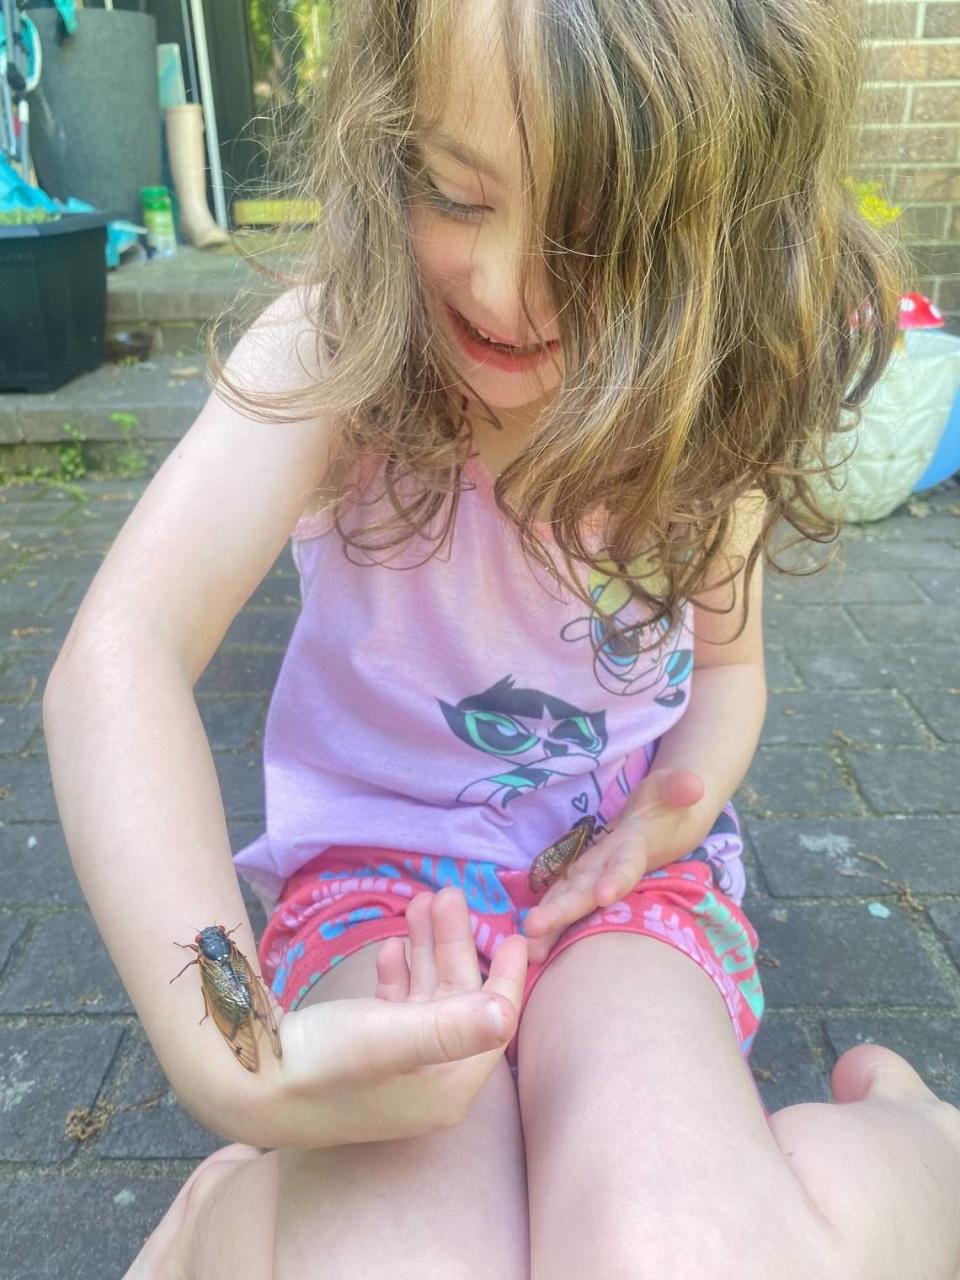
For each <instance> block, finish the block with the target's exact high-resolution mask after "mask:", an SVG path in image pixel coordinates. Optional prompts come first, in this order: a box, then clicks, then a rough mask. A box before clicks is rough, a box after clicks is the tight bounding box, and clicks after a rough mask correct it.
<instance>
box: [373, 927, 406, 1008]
mask: <svg viewBox="0 0 960 1280" xmlns="http://www.w3.org/2000/svg"><path fill="white" fill-rule="evenodd" d="M409 994H410V970H409V968H408V967H407V950H406V947H405V946H404V942H403V939H402V938H387V939H386V940H385V941H384V942H383V943H382V945H381V946H380V948H379V949H378V951H377V989H376V991H375V992H374V995H375V997H376V998H377V999H378V1000H393V1001H400V1000H406V999H407V997H408V996H409Z"/></svg>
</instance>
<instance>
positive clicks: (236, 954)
mask: <svg viewBox="0 0 960 1280" xmlns="http://www.w3.org/2000/svg"><path fill="white" fill-rule="evenodd" d="M239 928H240V926H239V925H234V927H233V928H232V929H231V930H230V931H229V932H228V931H227V930H226V929H224V927H223V925H221V924H212V925H208V926H207V928H206V929H201V930H200V932H199V933H198V934H197V935H196V937H195V939H194V940H193V942H175V943H174V944H173V945H174V946H175V947H183V948H184V949H185V950H186V949H189V950H190V951H195V952H196V953H197V957H196V959H195V960H189V961H188V962H187V963H186V964H185V965H184V966H183V968H182V969H181V970H180V973H176V974H174V976H173V977H172V978H171V979H170V981H171V982H176V980H177V978H179V977H180V974H182V973H186V971H187V970H188V969H189V968H190V966H191V965H194V964H195V965H199V966H200V986H201V990H202V991H203V1007H204V1014H203V1017H202V1018H201V1019H200V1022H201V1023H202V1022H204V1021H205V1020H206V1019H207V1018H208V1017H212V1018H213V1020H214V1022H215V1023H216V1025H217V1027H218V1029H219V1031H220V1033H221V1035H222V1036H223V1038H224V1039H225V1040H226V1042H227V1044H228V1045H229V1046H230V1049H231V1051H232V1052H233V1055H234V1057H235V1058H236V1059H237V1061H238V1062H239V1063H240V1065H241V1066H242V1067H246V1069H247V1070H248V1071H259V1070H260V1052H259V1049H258V1048H257V1023H258V1022H259V1023H262V1024H263V1026H265V1027H266V1029H267V1033H268V1035H269V1037H270V1042H271V1044H272V1046H273V1052H274V1053H275V1054H276V1056H277V1057H278V1058H282V1057H283V1052H282V1050H281V1047H280V1033H279V1032H278V1030H277V1022H276V1019H275V1017H274V1015H273V1006H272V1005H271V1004H270V997H269V996H268V995H267V993H266V990H265V989H264V986H263V983H262V982H261V981H260V978H259V977H258V976H257V975H256V974H255V973H254V971H253V969H252V968H251V967H250V963H249V961H248V960H247V958H246V956H245V955H244V954H243V952H242V951H241V950H240V948H239V947H238V946H237V944H236V943H235V942H231V941H230V934H231V933H235V932H236V930H237V929H239Z"/></svg>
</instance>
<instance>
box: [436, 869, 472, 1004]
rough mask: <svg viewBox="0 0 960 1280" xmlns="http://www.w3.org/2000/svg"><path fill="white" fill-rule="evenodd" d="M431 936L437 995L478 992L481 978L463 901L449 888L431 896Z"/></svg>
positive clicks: (468, 913)
mask: <svg viewBox="0 0 960 1280" xmlns="http://www.w3.org/2000/svg"><path fill="white" fill-rule="evenodd" d="M433 936H434V944H435V946H434V959H435V963H436V968H437V994H438V995H451V994H453V993H454V992H458V991H479V990H480V987H481V986H482V984H483V979H482V978H481V976H480V964H479V961H478V959H477V946H476V943H475V942H474V939H473V930H472V929H471V927H470V912H469V910H468V908H467V900H466V898H465V897H464V896H463V893H462V892H461V891H460V890H459V889H456V888H454V887H453V886H452V885H447V886H446V887H445V888H443V889H441V890H440V891H439V892H438V893H437V894H436V896H435V897H434V900H433Z"/></svg>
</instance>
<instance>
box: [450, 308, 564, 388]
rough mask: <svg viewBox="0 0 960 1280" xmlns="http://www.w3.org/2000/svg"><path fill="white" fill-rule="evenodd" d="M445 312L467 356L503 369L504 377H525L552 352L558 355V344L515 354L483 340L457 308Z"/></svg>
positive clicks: (548, 343)
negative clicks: (512, 375)
mask: <svg viewBox="0 0 960 1280" xmlns="http://www.w3.org/2000/svg"><path fill="white" fill-rule="evenodd" d="M444 309H445V311H446V313H447V317H448V319H449V320H450V322H451V327H452V329H453V332H454V333H455V334H456V336H457V340H458V341H459V343H460V345H461V347H462V348H463V350H464V351H465V352H466V353H467V355H468V356H470V357H471V359H473V360H476V361H478V362H479V363H480V364H485V365H489V366H491V367H492V368H494V369H500V370H502V371H503V372H504V373H525V372H526V371H527V370H529V369H532V368H534V367H535V366H536V365H538V364H541V363H542V362H543V361H544V360H546V359H547V358H548V356H549V355H550V353H551V352H552V351H555V350H556V349H557V348H558V347H559V346H560V343H559V341H556V340H555V341H552V342H547V343H544V344H543V345H542V346H538V347H534V348H533V349H529V348H524V349H520V348H516V349H513V350H511V349H510V348H509V347H507V346H505V345H503V344H501V343H499V342H492V341H490V340H489V339H487V338H484V337H482V336H481V335H480V334H479V333H478V332H477V330H476V329H474V327H473V326H472V325H471V324H470V322H469V320H467V319H466V317H465V316H462V315H461V314H460V312H459V311H457V310H456V309H455V308H454V307H451V306H450V305H449V304H446V305H445V308H444Z"/></svg>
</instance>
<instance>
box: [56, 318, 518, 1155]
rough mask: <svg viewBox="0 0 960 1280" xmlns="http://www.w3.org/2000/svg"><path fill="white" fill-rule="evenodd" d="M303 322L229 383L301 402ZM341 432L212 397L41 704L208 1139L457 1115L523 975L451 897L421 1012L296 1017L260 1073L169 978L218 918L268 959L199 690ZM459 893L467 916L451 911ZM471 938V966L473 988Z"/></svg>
mask: <svg viewBox="0 0 960 1280" xmlns="http://www.w3.org/2000/svg"><path fill="white" fill-rule="evenodd" d="M298 311H299V308H298V307H297V305H296V299H295V296H290V295H284V296H283V297H282V298H280V299H278V300H277V302H276V303H274V304H272V306H271V307H270V308H268V311H267V313H265V317H261V320H260V321H258V322H257V324H256V325H255V326H254V328H253V329H252V330H250V331H249V332H248V333H247V335H245V337H244V338H243V339H241V342H240V343H239V344H238V346H237V349H236V350H235V351H234V353H233V355H232V356H231V358H230V361H229V362H228V368H229V369H230V372H231V373H232V374H233V376H234V379H235V380H236V381H239V382H240V383H246V385H248V386H249V385H256V386H258V387H262V386H264V385H265V379H266V378H267V377H270V378H272V379H275V380H276V381H277V383H278V384H279V385H280V386H281V387H282V388H283V389H285V390H289V389H291V388H292V387H293V386H295V385H296V384H295V381H294V380H295V379H298V378H303V377H311V378H312V377H313V374H311V371H310V364H309V352H310V349H311V346H312V344H311V342H310V341H309V338H310V335H309V332H303V331H302V330H301V328H300V327H299V321H298ZM301 339H306V340H305V341H301ZM331 439H332V427H331V426H330V425H329V424H328V423H327V422H325V421H321V420H319V417H318V416H315V417H313V418H305V419H303V420H300V421H293V422H291V421H288V422H272V421H266V422H265V421H261V420H259V419H254V418H248V417H247V416H245V415H244V414H242V413H241V412H239V411H238V410H237V409H236V408H234V407H232V406H229V405H227V404H226V403H225V401H224V400H223V399H222V398H220V397H219V395H218V394H217V393H216V392H215V393H214V394H213V395H211V397H210V398H209V400H208V401H207V404H206V405H205V406H204V408H203V410H202V411H201V413H200V416H199V417H198V419H197V421H196V422H195V423H194V424H193V426H192V427H191V428H190V430H189V431H188V432H187V434H186V435H185V436H184V438H183V440H182V441H181V442H180V443H179V444H178V445H177V446H176V447H175V448H174V450H173V452H172V453H171V454H170V456H169V457H168V458H167V459H166V460H165V461H164V463H163V465H162V466H161V468H160V470H159V471H158V472H157V474H156V475H155V476H154V477H153V479H152V480H151V482H150V484H149V485H148V486H147V488H146V490H145V491H144V493H143V496H142V497H141V499H140V501H139V502H138V503H137V505H136V507H135V508H134V510H133V511H132V512H131V514H130V516H129V517H128V519H127V521H126V523H125V524H124V526H123V528H122V529H121V530H120V533H119V534H118V535H117V537H116V539H115V540H114V543H113V545H112V546H111V547H110V550H109V552H108V554H107V556H106V559H105V560H104V562H103V564H102V565H101V567H100V569H99V571H98V572H97V574H96V576H95V577H94V580H93V582H92V583H91V585H90V589H89V590H88V591H87V594H86V595H85V596H84V598H83V601H82V602H81V605H80V608H79V610H78V612H77V615H76V617H75V618H74V620H73V625H72V626H71V628H70V631H69V633H68V635H67V637H66V640H65V641H64V643H63V647H62V649H61V650H60V653H59V654H58V656H57V659H56V662H55V663H54V667H53V670H52V671H51V673H50V677H49V679H48V681H47V686H46V689H45V690H44V697H43V720H44V732H45V734H46V740H47V751H48V757H49V762H50V771H51V775H52V779H53V789H54V795H55V797H56V802H57V808H58V810H59V814H60V819H61V823H62V825H63V831H64V836H65V839H66V843H67V848H68V849H69V852H70V856H71V859H72V861H73V865H74V867H75V869H76V873H77V877H78V879H79V881H80V885H81V887H82V889H83V892H84V894H85V895H86V898H87V901H88V903H89V905H90V908H91V910H92V913H93V916H94V919H95V921H96V923H97V925H98V926H99V929H100V932H101V934H102V935H103V938H104V941H105V942H106V945H107V949H108V951H109V952H110V955H111V956H112V958H113V961H114V963H115V965H116V967H117V969H118V971H119V974H120V978H121V980H122V982H123V984H124V986H125V987H126V989H127V992H128V993H129V996H130V999H131V1001H132V1003H133V1005H134V1008H135V1009H136V1011H137V1014H138V1015H139V1018H140V1021H141V1023H142V1024H143V1027H144V1030H145V1031H146V1033H147V1036H148V1038H149V1040H150V1043H151V1044H152V1046H153V1048H154V1051H155V1052H156V1055H157V1057H158V1059H159V1061H160V1065H161V1067H162V1068H163V1070H164V1072H165V1073H166V1076H167V1078H168V1079H169V1081H170V1083H171V1084H172V1085H173V1088H174V1089H175V1091H176V1092H177V1094H178V1095H179V1097H180V1098H181V1100H182V1101H183V1102H184V1104H185V1105H186V1107H187V1108H188V1110H190V1111H191V1112H192V1113H193V1114H194V1115H195V1116H196V1117H197V1118H198V1119H199V1120H200V1121H202V1123H204V1124H205V1125H207V1127H208V1128H210V1129H212V1130H214V1131H215V1132H216V1133H219V1134H222V1135H223V1136H224V1137H228V1138H231V1139H233V1140H235V1141H242V1142H250V1143H253V1144H255V1145H257V1146H261V1147H323V1146H334V1145H340V1144H343V1143H351V1142H368V1141H372V1140H374V1139H387V1138H394V1137H409V1136H413V1135H416V1134H420V1133H427V1132H432V1131H433V1130H434V1129H436V1128H439V1127H443V1126H444V1125H447V1124H451V1123H457V1122H458V1120H459V1119H461V1118H462V1116H463V1115H464V1114H465V1108H466V1107H468V1106H469V1105H470V1102H471V1101H472V1099H473V1098H474V1097H475V1096H476V1094H477V1092H478V1091H479V1089H480V1088H482V1086H483V1084H484V1082H485V1080H486V1079H487V1077H488V1076H489V1074H490V1072H491V1071H492V1070H493V1068H494V1066H495V1064H496V1061H497V1060H498V1058H499V1057H500V1056H501V1055H502V1053H503V1050H504V1048H505V1047H506V1044H507V1042H508V1041H509V1039H510V1036H511V1034H512V1027H513V1026H514V1025H515V1023H516V1017H517V1009H518V1007H519V1001H520V995H521V993H522V990H523V981H524V976H525V973H526V950H525V944H524V943H523V941H522V939H519V938H518V939H517V940H516V941H515V942H513V943H505V944H504V945H503V946H502V947H501V948H500V949H499V951H498V952H497V955H496V956H495V957H494V962H493V964H492V965H491V967H490V974H489V976H488V978H487V979H486V981H485V982H484V981H483V979H482V977H481V975H480V970H479V967H478V965H477V958H476V949H475V947H474V944H473V939H472V934H471V933H470V923H469V916H468V913H467V909H466V901H465V899H463V896H462V894H460V892H459V890H453V889H451V890H450V891H449V892H448V893H447V894H446V896H445V898H444V900H443V901H438V902H437V903H436V904H435V905H434V907H433V913H434V916H435V917H439V920H438V927H440V926H443V928H444V929H445V931H446V932H445V935H444V936H445V938H447V939H452V941H453V942H454V943H456V944H457V945H456V946H454V947H452V948H450V947H448V948H446V950H447V951H450V952H452V953H455V954H456V955H457V957H458V964H459V969H458V970H457V972H454V973H452V974H445V973H443V972H442V964H440V963H439V962H438V964H437V966H436V969H435V971H432V970H431V968H430V966H431V965H432V964H433V959H432V956H431V957H430V958H429V960H427V959H423V958H422V957H423V956H424V955H426V954H427V952H429V950H430V947H431V945H432V943H431V942H430V939H431V938H432V937H433V934H432V933H430V931H429V929H425V940H421V941H422V945H421V946H420V947H419V949H418V953H417V955H418V957H421V958H420V959H419V960H417V959H415V961H414V968H416V967H417V964H418V963H419V965H420V966H421V968H422V967H424V966H426V969H427V973H426V975H424V974H423V973H422V972H417V973H416V974H415V979H414V986H413V989H414V993H415V995H416V997H417V998H416V1000H407V999H404V998H399V999H398V998H397V996H396V994H394V995H390V994H389V992H388V994H387V995H386V996H385V997H382V998H378V997H377V996H376V995H375V993H374V992H371V993H370V998H369V999H357V1000H333V1001H327V1002H324V1003H321V1004H317V1005H313V1006H310V1007H308V1008H304V1009H301V1010H297V1011H295V1012H290V1013H287V1014H286V1015H285V1016H283V1017H282V1018H281V1019H280V1040H281V1044H282V1048H283V1059H282V1062H280V1061H278V1059H277V1058H276V1057H275V1056H274V1053H273V1050H272V1048H271V1047H270V1044H269V1040H268V1038H267V1036H266V1035H265V1034H260V1035H259V1036H258V1040H259V1045H260V1068H259V1070H258V1071H257V1072H248V1071H246V1070H245V1069H244V1067H243V1066H242V1065H241V1064H240V1063H238V1062H237V1061H236V1060H235V1059H234V1057H233V1055H232V1054H231V1052H230V1049H229V1047H228V1046H227V1044H226V1043H225V1041H224V1039H223V1037H222V1036H221V1034H220V1032H219V1031H218V1030H217V1028H216V1026H215V1025H214V1022H213V1018H212V1017H209V1018H207V1019H206V1020H205V1022H204V1023H203V1025H202V1026H201V1025H199V1024H200V1022H201V1019H202V1018H203V1014H204V1000H203V994H202V988H201V983H200V977H199V972H198V968H197V967H196V966H192V967H191V968H189V969H187V970H186V971H185V972H184V974H183V976H182V977H181V978H180V980H179V981H177V982H174V983H172V984H171V982H170V979H171V978H173V977H174V975H175V974H176V973H177V972H178V970H179V969H181V968H182V967H183V965H184V964H185V962H186V961H187V960H191V959H193V958H194V956H193V953H191V952H190V951H187V952H186V954H185V953H184V951H183V950H181V949H180V948H179V947H177V946H175V945H174V943H189V942H192V941H193V940H194V937H195V935H196V934H197V933H198V931H199V930H200V929H202V928H204V927H205V926H208V925H216V924H220V925H223V926H224V927H225V928H226V929H228V930H230V929H233V928H234V926H239V927H238V928H237V929H236V932H235V933H233V935H232V940H233V941H235V942H236V944H237V946H238V947H239V949H240V951H241V952H242V953H243V954H244V955H245V956H246V958H247V960H248V961H249V962H250V963H251V965H252V966H253V967H254V968H255V969H256V968H257V967H258V966H257V957H256V950H255V947H254V940H253V934H252V932H251V929H250V922H249V920H248V918H247V913H246V909H245V907H244V904H243V899H242V897H241V894H240V889H239V885H238V882H237V877H236V873H235V870H234V867H233V861H232V856H231V851H230V844H229V841H228V836H227V828H226V819H225V816H224V811H223V801H222V799H221V795H220V788H219V784H218V778H217V771H216V768H215V766H214V761H213V755H212V752H211V750H210V745H209V743H208V741H207V737H206V733H205V732H204V728H203V724H202V721H201V719H200V714H199V711H198V709H197V705H196V702H195V699H194V696H193V688H194V685H195V684H196V682H197V680H198V679H199V678H200V676H201V675H202V673H203V671H204V670H205V668H206V667H207V665H208V663H209V662H210V660H211V658H212V657H213V656H214V654H215V653H216V651H217V650H218V648H219V647H220V644H221V643H222V640H223V637H224V635H225V633H226V631H227V630H228V628H229V626H230V624H231V623H232V621H233V619H234V618H235V616H236V615H237V613H238V612H239V611H240V609H241V608H242V607H243V605H244V604H245V602H246V601H247V600H248V599H249V598H250V596H251V595H252V594H253V592H254V590H255V589H256V587H257V586H258V584H259V583H260V582H261V581H262V580H263V578H264V577H265V576H266V574H267V573H268V572H269V570H270V568H271V566H272V565H273V564H274V563H275V561H276V559H277V557H278V555H279V554H280V553H281V551H282V550H283V549H284V548H285V546H286V545H287V542H288V540H289V537H290V532H291V530H292V529H293V528H294V526H295V524H296V521H297V517H298V516H299V515H300V514H301V512H302V511H303V509H304V507H305V506H306V505H307V503H308V501H309V499H310V498H311V496H312V495H313V493H314V492H315V490H316V488H317V487H318V486H320V485H321V484H322V483H323V482H324V481H325V480H326V478H327V475H328V459H329V454H330V443H331ZM249 776H250V786H251V788H259V786H260V781H261V780H260V777H259V776H257V775H255V774H254V773H253V771H251V773H250V775H249ZM458 894H459V897H460V904H459V905H460V907H461V908H462V910H460V912H459V915H457V914H456V911H457V904H456V903H454V904H452V906H451V904H450V902H449V899H450V896H451V895H453V896H454V897H456V896H457V895H458ZM441 896H442V895H437V897H438V898H440V897H441ZM413 907H414V904H413V903H411V908H410V909H411V910H413ZM429 910H430V907H429V905H428V911H429ZM451 912H452V913H453V914H452V915H451ZM444 921H445V922H446V923H445V924H444ZM422 923H423V922H422V921H421V924H422ZM466 948H468V951H467V954H468V956H469V957H472V964H473V968H472V970H471V968H470V965H469V964H467V966H466V979H467V985H466V986H465V987H464V988H463V989H462V990H460V989H459V988H458V985H457V984H458V982H459V981H460V979H461V978H462V977H463V975H464V972H465V968H464V963H463V955H464V950H465V949H466ZM401 950H402V949H401ZM379 960H380V957H379V956H378V978H379V977H380V968H379ZM384 963H385V964H386V966H387V970H389V972H386V971H385V972H384V977H383V979H382V980H383V981H385V982H386V986H387V988H388V989H389V990H392V991H394V992H396V991H398V990H402V986H403V981H404V966H405V962H403V963H401V961H400V958H399V957H398V956H397V952H396V946H395V945H394V947H393V950H392V959H391V952H390V949H388V950H387V953H386V960H385V961H384ZM434 978H436V979H438V980H440V979H442V981H440V982H439V984H438V985H437V994H436V996H435V997H434V998H431V999H429V1000H424V999H422V998H421V995H420V993H421V992H422V991H427V990H429V989H430V988H429V985H428V984H429V982H430V981H432V980H433V979H434ZM408 985H409V982H408ZM491 1000H492V1002H493V1003H494V1004H495V1005H496V1006H497V1007H498V1011H499V1015H500V1017H499V1023H498V1026H499V1029H498V1030H494V1029H493V1028H492V1027H491V1025H490V1024H489V1021H488V1017H489V1005H490V1003H491ZM438 1066H439V1070H437V1069H436V1068H437V1067H438ZM421 1067H422V1068H425V1069H424V1070H420V1069H419V1068H421Z"/></svg>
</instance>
